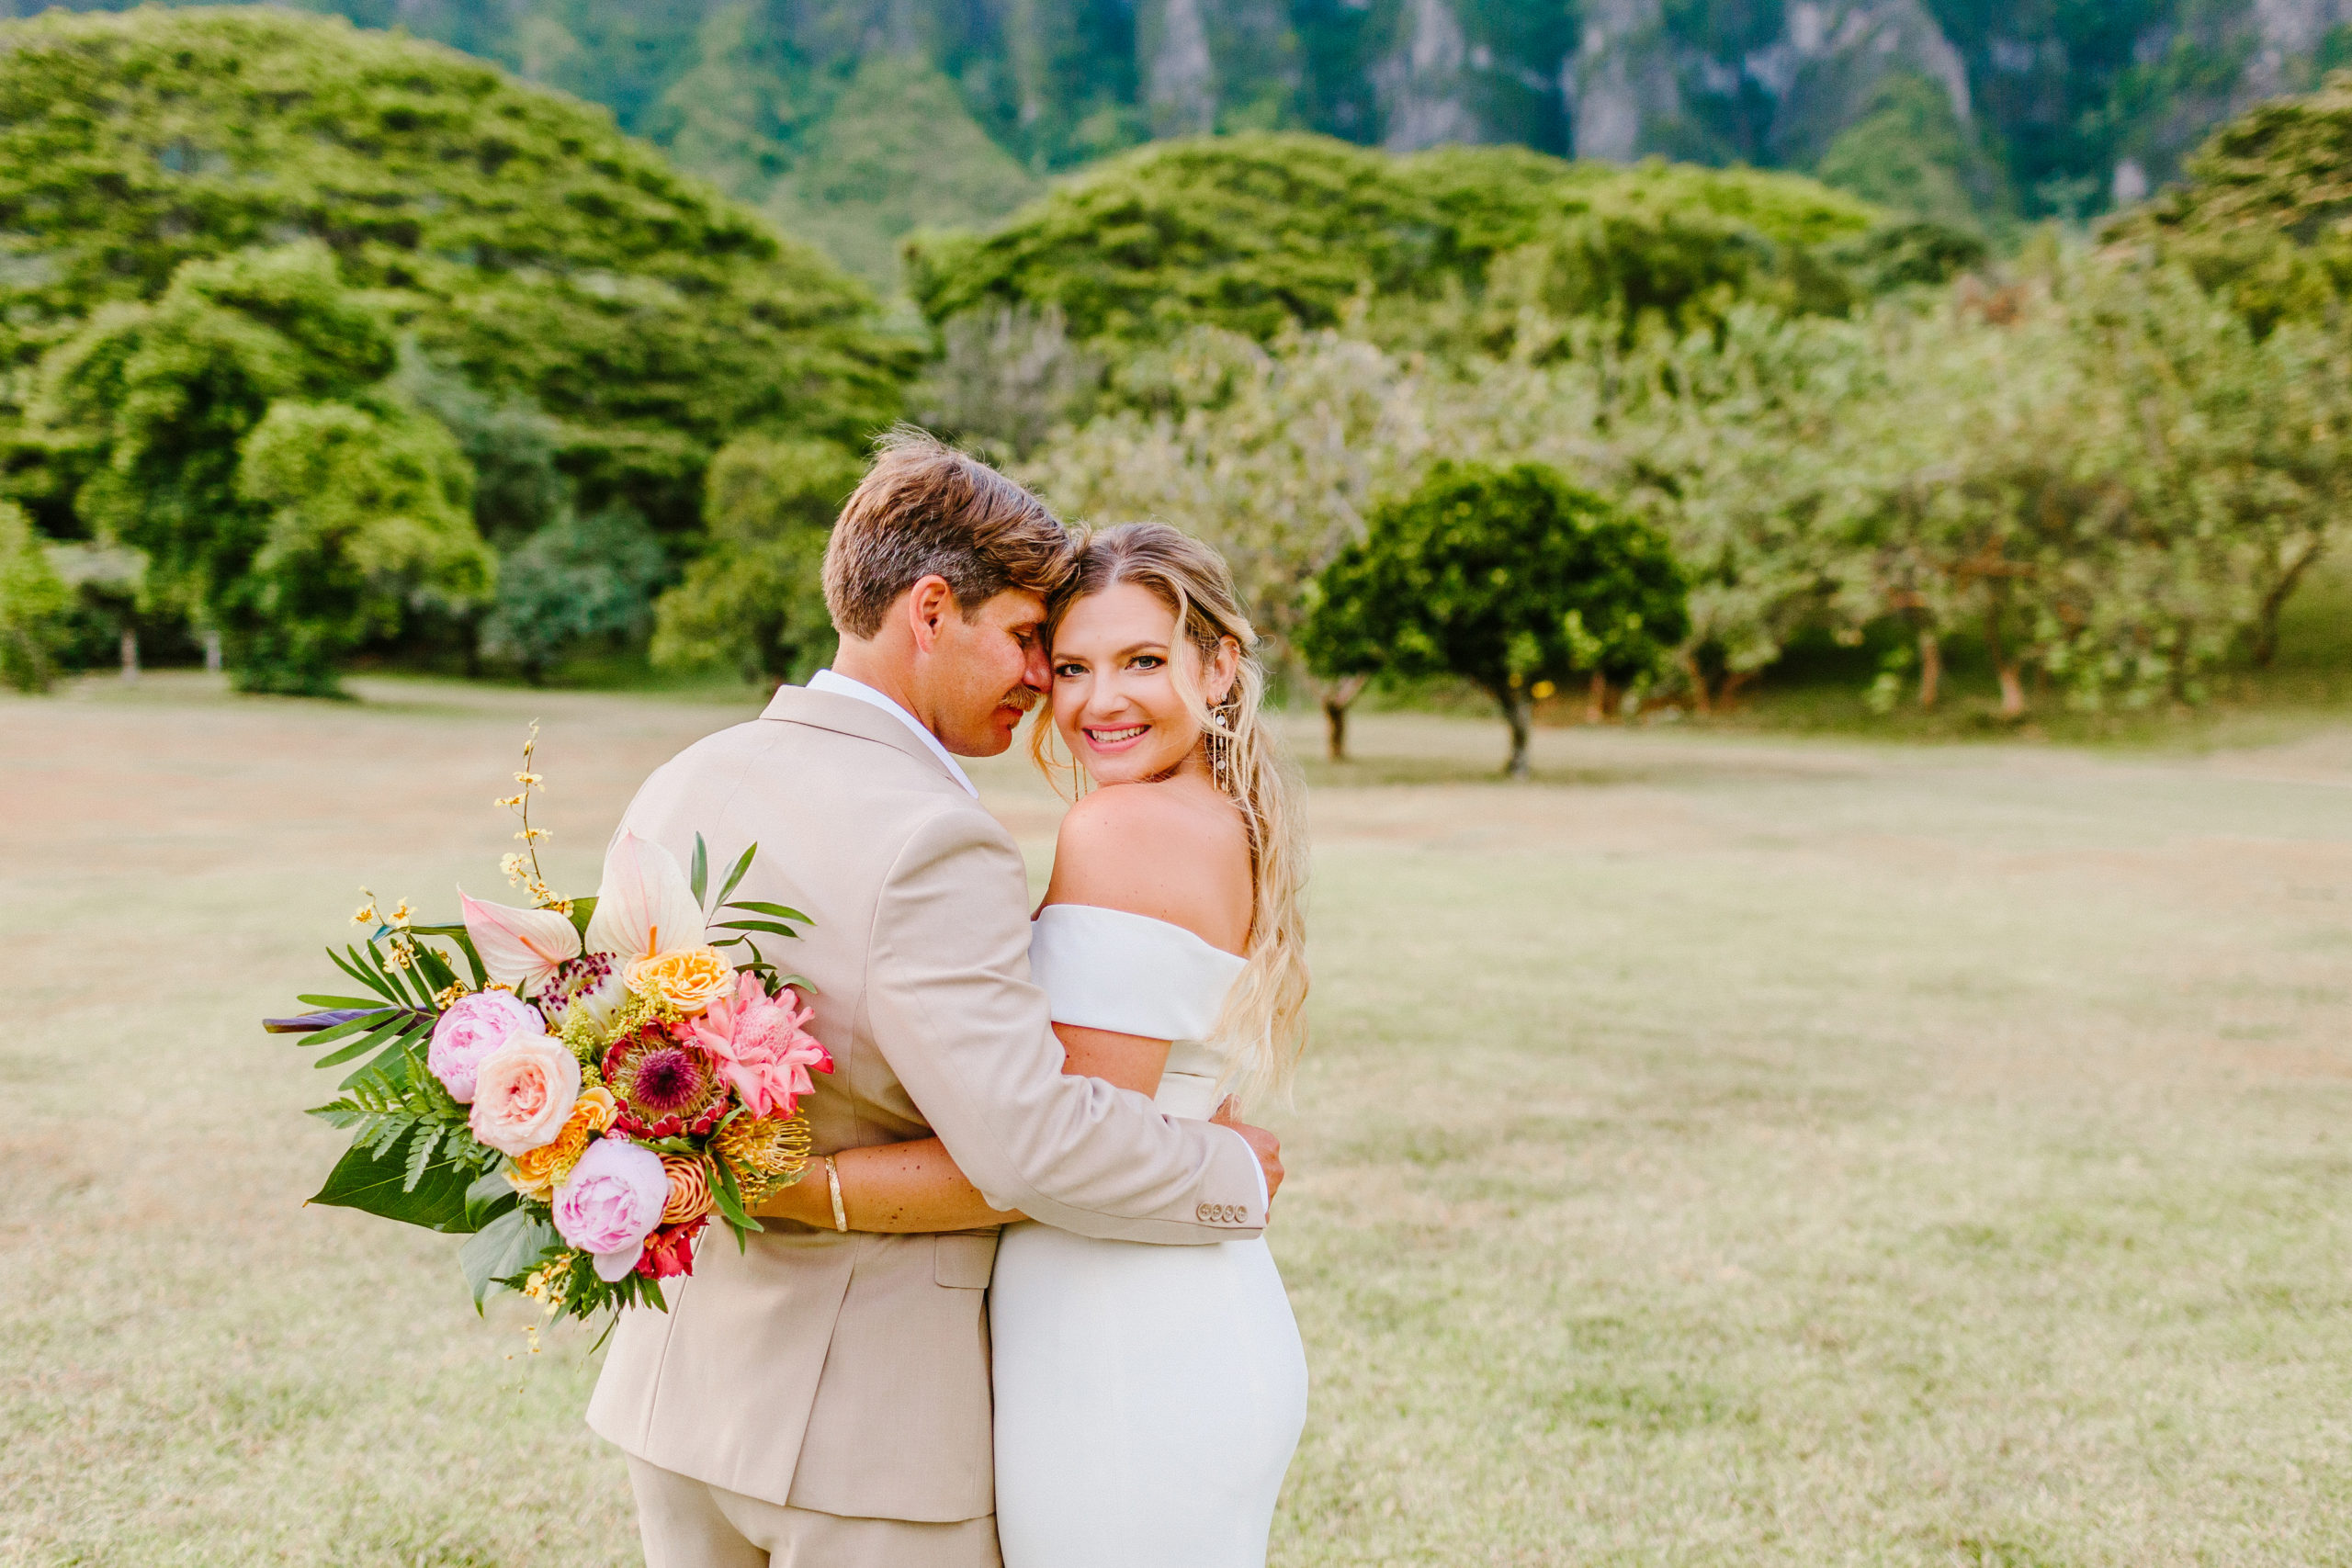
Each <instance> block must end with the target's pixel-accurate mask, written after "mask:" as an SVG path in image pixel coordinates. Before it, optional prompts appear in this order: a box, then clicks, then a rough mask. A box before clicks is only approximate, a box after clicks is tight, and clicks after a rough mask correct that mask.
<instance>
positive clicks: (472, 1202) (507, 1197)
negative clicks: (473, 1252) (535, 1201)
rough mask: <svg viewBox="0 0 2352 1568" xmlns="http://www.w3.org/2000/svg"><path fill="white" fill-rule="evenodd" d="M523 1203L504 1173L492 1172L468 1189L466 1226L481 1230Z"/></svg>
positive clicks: (521, 1197)
mask: <svg viewBox="0 0 2352 1568" xmlns="http://www.w3.org/2000/svg"><path fill="white" fill-rule="evenodd" d="M521 1201H523V1195H522V1194H521V1193H520V1192H517V1191H515V1184H514V1183H513V1182H511V1181H509V1180H507V1179H506V1177H505V1174H504V1173H503V1172H502V1171H496V1170H493V1171H492V1172H491V1173H490V1174H489V1175H487V1176H485V1177H482V1178H481V1179H479V1180H477V1181H476V1182H475V1183H474V1184H473V1185H472V1186H471V1187H469V1188H467V1189H466V1224H468V1225H469V1226H471V1227H472V1228H473V1229H475V1230H481V1228H482V1227H483V1226H485V1225H487V1224H490V1222H491V1221H492V1220H494V1219H496V1218H498V1216H499V1215H501V1214H503V1213H506V1212H507V1211H508V1210H510V1209H512V1208H514V1207H515V1204H517V1203H519V1202H521Z"/></svg>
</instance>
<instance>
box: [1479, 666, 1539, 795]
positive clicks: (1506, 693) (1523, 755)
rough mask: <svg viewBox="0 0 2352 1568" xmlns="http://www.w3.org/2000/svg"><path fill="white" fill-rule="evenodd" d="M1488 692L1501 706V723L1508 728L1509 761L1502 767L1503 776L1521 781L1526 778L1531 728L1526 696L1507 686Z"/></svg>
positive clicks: (1531, 716) (1492, 688)
mask: <svg viewBox="0 0 2352 1568" xmlns="http://www.w3.org/2000/svg"><path fill="white" fill-rule="evenodd" d="M1489 690H1490V691H1491V692H1492V693H1493V694H1494V699H1495V701H1497V702H1498V703H1500V704H1501V705H1502V709H1503V722H1504V723H1506V724H1508V725H1510V761H1509V762H1506V763H1505V764H1504V765H1503V773H1504V774H1505V776H1507V777H1510V778H1514V779H1523V778H1525V777H1526V776H1527V741H1528V736H1529V732H1530V731H1531V730H1532V728H1533V715H1532V710H1531V709H1530V708H1529V706H1528V702H1527V694H1526V693H1524V692H1517V691H1513V690H1512V689H1511V688H1510V687H1509V686H1494V687H1490V688H1489Z"/></svg>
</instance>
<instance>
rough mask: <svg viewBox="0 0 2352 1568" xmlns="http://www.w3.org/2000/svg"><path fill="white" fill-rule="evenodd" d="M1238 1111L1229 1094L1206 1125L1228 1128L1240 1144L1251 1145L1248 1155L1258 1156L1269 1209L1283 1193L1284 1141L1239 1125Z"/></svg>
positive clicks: (1244, 1124) (1257, 1129) (1262, 1131)
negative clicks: (1238, 1138)
mask: <svg viewBox="0 0 2352 1568" xmlns="http://www.w3.org/2000/svg"><path fill="white" fill-rule="evenodd" d="M1240 1109H1241V1101H1239V1100H1236V1099H1235V1098H1234V1097H1233V1096H1232V1095H1229V1094H1228V1095H1227V1096H1226V1097H1225V1103H1224V1104H1222V1105H1220V1106H1218V1107H1217V1108H1216V1115H1214V1116H1212V1117H1210V1118H1209V1121H1210V1122H1211V1123H1213V1124H1214V1125H1216V1126H1219V1127H1230V1128H1232V1129H1233V1130H1234V1131H1235V1132H1237V1133H1238V1134H1241V1137H1242V1140H1243V1141H1244V1142H1245V1143H1247V1144H1248V1145H1250V1153H1251V1154H1254V1155H1256V1156H1258V1164H1259V1165H1260V1166H1261V1167H1262V1168H1264V1170H1265V1172H1266V1203H1267V1206H1268V1207H1269V1208H1271V1207H1272V1204H1273V1201H1274V1194H1275V1193H1276V1192H1279V1191H1281V1190H1282V1185H1283V1141H1282V1140H1281V1139H1280V1138H1277V1137H1275V1136H1274V1135H1273V1134H1272V1133H1269V1132H1267V1131H1266V1130H1265V1129H1264V1128H1263V1127H1252V1126H1251V1125H1250V1123H1249V1122H1244V1121H1242V1120H1241V1119H1240V1118H1239V1117H1238V1116H1237V1115H1236V1114H1235V1112H1236V1111H1239V1110H1240Z"/></svg>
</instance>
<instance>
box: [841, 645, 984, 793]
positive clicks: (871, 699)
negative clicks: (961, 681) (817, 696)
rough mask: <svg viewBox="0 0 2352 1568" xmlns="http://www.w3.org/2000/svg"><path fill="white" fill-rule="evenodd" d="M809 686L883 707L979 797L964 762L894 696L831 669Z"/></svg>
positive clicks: (882, 708) (966, 789) (951, 774)
mask: <svg viewBox="0 0 2352 1568" xmlns="http://www.w3.org/2000/svg"><path fill="white" fill-rule="evenodd" d="M808 689H809V691H812V692H831V693H832V694H833V695H835V696H837V697H854V698H856V699H857V700H858V701H859V702H861V703H865V704H866V705H869V706H872V707H877V708H880V709H881V710H882V711H883V712H884V713H887V714H889V715H891V716H894V717H895V718H897V719H898V721H899V723H901V724H903V725H905V726H906V727H907V728H909V729H911V730H913V731H914V732H915V739H918V740H920V741H922V743H923V744H924V745H925V746H927V747H929V748H930V749H931V754H932V755H933V756H934V757H936V758H938V759H939V760H940V761H942V762H944V763H945V764H946V766H947V773H948V776H950V777H951V778H953V779H954V780H955V781H956V783H957V784H962V785H963V786H964V793H965V794H966V795H970V796H971V797H972V798H973V799H974V800H978V799H979V798H980V791H979V787H978V785H977V784H973V783H972V781H971V779H970V778H969V777H968V776H967V774H966V773H965V772H964V768H963V764H962V763H960V762H958V761H956V757H955V754H954V753H953V752H951V751H949V750H947V748H946V747H944V746H942V745H941V744H940V743H939V737H938V736H936V735H933V733H932V732H931V731H930V730H928V729H925V728H923V727H922V725H921V724H919V723H917V722H916V720H915V716H914V715H912V714H910V713H909V712H908V711H907V710H906V709H905V708H902V707H900V706H899V705H898V703H897V702H896V701H894V700H893V699H891V698H889V697H888V696H885V695H884V694H881V693H880V692H877V691H876V690H875V689H874V688H873V687H871V686H869V685H867V684H866V683H865V682H863V681H853V680H851V679H850V678H849V677H848V676H846V675H836V674H835V673H833V671H831V670H820V671H817V672H816V673H815V674H814V675H811V676H809V687H808Z"/></svg>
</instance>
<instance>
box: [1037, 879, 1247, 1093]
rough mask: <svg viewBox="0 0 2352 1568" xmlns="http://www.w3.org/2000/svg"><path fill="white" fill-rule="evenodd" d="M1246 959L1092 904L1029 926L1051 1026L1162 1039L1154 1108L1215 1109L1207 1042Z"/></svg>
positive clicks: (1216, 1065) (1220, 1069)
mask: <svg viewBox="0 0 2352 1568" xmlns="http://www.w3.org/2000/svg"><path fill="white" fill-rule="evenodd" d="M1246 967H1248V964H1247V963H1246V961H1245V960H1243V959H1241V958H1240V957H1238V956H1237V955H1236V954H1234V953H1227V952H1226V951H1224V950H1223V949H1222V948H1217V947H1213V946H1211V945H1210V944H1209V943H1208V942H1204V941H1202V940H1201V939H1200V938H1199V937H1197V936H1195V935H1194V934H1193V933H1192V932H1191V931H1186V930H1185V929H1184V928H1183V927H1182V926H1177V925H1170V924H1169V923H1168V922H1167V921H1166V920H1155V919H1152V918H1151V917H1150V916H1148V915H1131V914H1129V913H1127V912H1126V911H1125V910H1124V909H1106V908H1101V907H1100V906H1098V905H1093V904H1048V905H1046V907H1045V908H1043V909H1040V910H1038V911H1037V918H1036V919H1035V920H1033V921H1031V922H1030V926H1029V974H1030V977H1031V978H1032V979H1034V980H1035V981H1036V983H1037V984H1038V985H1039V986H1040V987H1044V989H1045V992H1046V1002H1047V1004H1048V1005H1049V1007H1050V1008H1051V1010H1052V1013H1053V1020H1054V1021H1055V1022H1056V1023H1069V1024H1076V1025H1078V1026H1079V1027H1080V1028H1084V1029H1107V1030H1110V1031H1112V1032H1115V1033H1119V1034H1139V1035H1142V1036H1143V1037H1145V1038H1146V1039H1148V1040H1165V1041H1167V1042H1168V1043H1169V1045H1168V1067H1167V1070H1166V1071H1165V1072H1164V1073H1162V1074H1161V1076H1160V1079H1159V1093H1158V1094H1157V1095H1155V1096H1154V1097H1153V1103H1155V1104H1157V1105H1158V1106H1159V1108H1160V1109H1161V1110H1162V1111H1166V1112H1167V1113H1168V1114H1169V1115H1170V1116H1190V1117H1195V1118H1206V1117H1208V1116H1211V1115H1213V1114H1215V1113H1216V1102H1217V1098H1218V1096H1217V1090H1216V1085H1217V1080H1218V1078H1220V1077H1223V1076H1224V1073H1225V1066H1226V1058H1227V1051H1226V1050H1225V1049H1224V1048H1221V1047H1219V1046H1216V1045H1214V1044H1211V1043H1209V1041H1208V1039H1207V1036H1208V1034H1209V1033H1210V1032H1211V1031H1212V1030H1213V1029H1214V1028H1215V1027H1216V1018H1217V1014H1218V1013H1219V1012H1220V1011H1222V1010H1224V1008H1225V998H1226V995H1227V992H1229V991H1231V990H1232V989H1233V983H1234V982H1235V981H1236V980H1238V979H1239V978H1240V977H1241V971H1242V970H1243V969H1244V968H1246Z"/></svg>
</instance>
